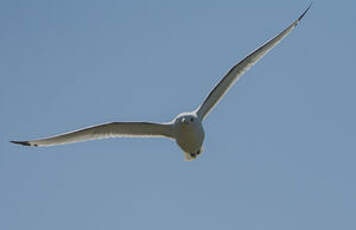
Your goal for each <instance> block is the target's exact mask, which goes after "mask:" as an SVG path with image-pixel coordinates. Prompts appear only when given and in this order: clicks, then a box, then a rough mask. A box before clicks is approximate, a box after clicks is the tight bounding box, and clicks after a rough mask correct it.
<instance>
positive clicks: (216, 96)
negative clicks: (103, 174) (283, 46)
mask: <svg viewBox="0 0 356 230" xmlns="http://www.w3.org/2000/svg"><path fill="white" fill-rule="evenodd" d="M310 7H311V4H310V5H309V6H308V8H307V9H306V10H305V11H304V12H303V13H302V14H301V15H300V16H299V17H298V19H297V20H295V21H294V22H293V23H292V24H290V25H289V26H288V27H287V28H286V29H285V30H283V31H282V32H281V33H279V34H278V35H276V36H275V37H273V38H272V39H270V40H269V41H267V42H266V43H264V44H263V45H262V46H260V47H259V48H258V49H256V50H255V51H253V52H252V53H250V54H249V55H247V56H246V57H245V58H244V59H243V60H242V61H240V62H239V63H237V64H236V65H235V66H233V67H232V69H230V71H229V72H228V73H227V74H226V75H225V76H224V77H223V79H222V80H221V81H220V82H219V83H218V84H217V85H216V86H215V87H214V89H213V90H212V91H211V92H210V93H209V95H208V96H207V97H206V99H205V100H204V102H203V103H202V104H201V105H200V106H199V107H198V108H196V109H195V110H194V111H192V112H184V113H181V114H179V115H178V116H176V117H175V118H174V119H173V120H172V121H170V122H166V123H154V122H110V123H106V124H101V125H96V126H92V127H87V128H83V129H79V130H76V131H71V132H68V133H64V134H59V135H56V136H51V137H47V138H43V139H37V140H31V141H11V142H12V143H14V144H20V145H25V146H36V147H37V146H38V147H42V146H53V145H62V144H70V143H74V142H80V141H88V140H94V139H102V138H110V137H166V138H170V139H172V140H175V141H176V143H177V144H178V146H179V147H180V148H181V149H182V150H183V151H184V154H185V160H187V161H190V160H193V159H195V158H197V157H198V156H199V155H200V154H201V153H202V145H203V141H204V136H205V133H204V129H203V124H202V122H203V121H204V119H205V118H206V116H207V115H208V114H209V112H211V110H212V109H213V108H214V106H216V105H217V104H218V102H219V101H220V100H221V99H222V98H223V96H224V94H225V93H226V92H227V91H228V90H229V89H230V87H231V86H232V85H233V84H234V83H235V82H236V81H237V80H239V79H240V77H241V76H242V75H243V74H244V73H245V72H246V71H247V70H248V69H249V68H250V67H252V66H253V65H254V64H255V63H256V62H257V61H259V60H260V59H261V58H262V57H263V56H264V55H265V54H267V53H268V52H269V51H270V50H271V49H272V48H273V47H274V46H276V45H277V44H278V43H279V42H280V41H282V40H283V39H284V38H285V37H286V36H287V35H288V34H289V33H290V32H291V31H292V30H293V29H294V28H295V27H296V26H297V24H298V23H299V22H300V21H301V19H302V18H303V17H304V15H305V14H306V13H307V12H308V10H309V9H310Z"/></svg>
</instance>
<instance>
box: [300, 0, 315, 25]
mask: <svg viewBox="0 0 356 230" xmlns="http://www.w3.org/2000/svg"><path fill="white" fill-rule="evenodd" d="M312 5H313V2H311V3H310V4H309V6H308V8H307V9H306V10H305V11H304V12H303V13H302V15H300V16H299V18H298V22H299V21H300V20H302V18H303V17H304V15H305V14H306V13H307V12H308V10H309V9H310V7H311V6H312Z"/></svg>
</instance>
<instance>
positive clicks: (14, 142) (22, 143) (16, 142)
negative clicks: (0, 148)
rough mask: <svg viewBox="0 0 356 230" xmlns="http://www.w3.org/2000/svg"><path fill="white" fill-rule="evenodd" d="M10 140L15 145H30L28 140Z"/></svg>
mask: <svg viewBox="0 0 356 230" xmlns="http://www.w3.org/2000/svg"><path fill="white" fill-rule="evenodd" d="M10 142H11V143H13V144H17V145H24V146H31V144H30V142H28V141H10Z"/></svg>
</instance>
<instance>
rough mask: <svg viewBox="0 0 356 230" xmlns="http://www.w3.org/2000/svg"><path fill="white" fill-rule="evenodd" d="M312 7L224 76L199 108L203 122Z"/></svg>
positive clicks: (198, 111)
mask: <svg viewBox="0 0 356 230" xmlns="http://www.w3.org/2000/svg"><path fill="white" fill-rule="evenodd" d="M310 7H311V4H310V5H309V7H308V8H307V9H306V10H305V11H304V12H303V14H302V15H300V16H299V18H298V19H297V20H296V21H294V22H293V23H292V24H291V25H290V26H288V27H287V28H286V29H285V30H283V31H282V32H281V33H279V34H278V35H276V36H275V37H274V38H272V39H271V40H269V41H267V42H266V43H265V44H263V45H262V46H261V47H259V48H258V49H256V50H255V51H253V52H252V53H250V54H249V55H248V56H247V57H245V58H244V59H243V60H242V61H240V62H239V63H238V64H236V65H235V66H234V67H233V68H232V69H231V70H230V71H229V72H228V73H227V74H226V75H225V76H224V78H223V79H222V80H221V81H220V82H219V83H218V84H217V85H216V86H215V88H214V89H213V90H212V91H211V92H210V93H209V95H208V96H207V98H206V99H205V101H204V102H203V104H201V105H200V106H199V107H198V109H197V114H198V116H199V117H200V119H201V120H203V119H204V118H205V117H206V116H207V115H208V113H209V112H210V111H211V110H212V109H213V108H214V106H215V105H217V104H218V102H219V101H220V100H221V99H222V98H223V96H224V94H225V93H226V92H227V91H228V90H229V89H230V87H231V86H232V85H233V83H235V82H236V81H237V80H239V79H240V77H241V76H242V75H243V74H244V73H245V72H246V71H247V70H248V69H249V68H251V67H252V66H253V65H254V64H256V63H257V62H258V61H259V60H260V59H261V58H262V57H263V56H264V55H266V54H267V53H268V52H269V51H270V50H271V49H272V48H273V47H274V46H276V45H277V44H278V43H279V42H280V41H282V40H283V39H284V38H285V37H286V36H287V35H288V34H289V33H290V32H291V31H292V30H293V29H294V28H295V27H296V26H297V24H298V23H299V21H300V20H301V19H302V18H303V17H304V15H305V14H306V13H307V11H308V10H309V9H310Z"/></svg>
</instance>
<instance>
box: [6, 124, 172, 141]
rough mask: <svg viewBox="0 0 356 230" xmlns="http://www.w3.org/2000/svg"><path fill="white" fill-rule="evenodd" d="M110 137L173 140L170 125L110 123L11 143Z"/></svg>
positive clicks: (86, 139)
mask: <svg viewBox="0 0 356 230" xmlns="http://www.w3.org/2000/svg"><path fill="white" fill-rule="evenodd" d="M110 137H168V138H174V137H173V125H172V124H170V123H167V124H163V123H150V122H111V123H107V124H102V125H98V126H92V127H88V128H84V129H80V130H76V131H72V132H68V133H64V134H60V135H57V136H53V137H48V138H43V139H38V140H32V141H11V142H12V143H14V144H21V145H27V146H52V145H63V144H70V143H74V142H80V141H88V140H95V139H103V138H110Z"/></svg>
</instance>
